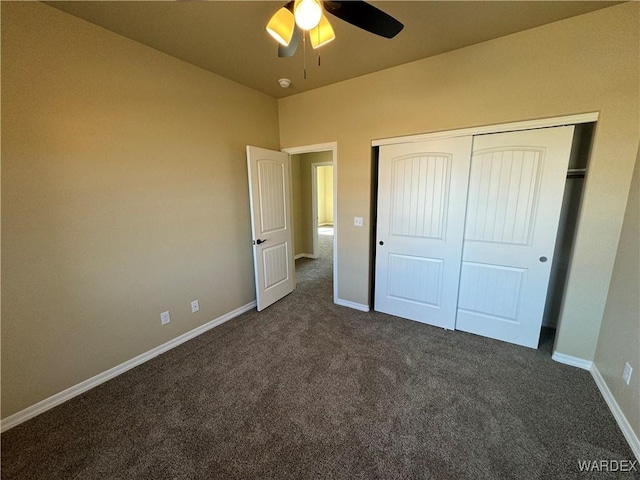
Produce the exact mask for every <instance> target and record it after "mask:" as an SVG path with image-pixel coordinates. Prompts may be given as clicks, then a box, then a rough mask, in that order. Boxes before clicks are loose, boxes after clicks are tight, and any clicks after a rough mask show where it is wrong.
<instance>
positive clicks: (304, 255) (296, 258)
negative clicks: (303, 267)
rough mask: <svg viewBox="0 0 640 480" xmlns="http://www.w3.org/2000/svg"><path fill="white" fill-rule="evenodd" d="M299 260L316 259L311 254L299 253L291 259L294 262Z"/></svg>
mask: <svg viewBox="0 0 640 480" xmlns="http://www.w3.org/2000/svg"><path fill="white" fill-rule="evenodd" d="M299 258H311V259H313V260H315V259H316V258H318V257H314V256H313V254H311V253H299V254H298V255H296V256H295V257H293V259H294V260H298V259H299Z"/></svg>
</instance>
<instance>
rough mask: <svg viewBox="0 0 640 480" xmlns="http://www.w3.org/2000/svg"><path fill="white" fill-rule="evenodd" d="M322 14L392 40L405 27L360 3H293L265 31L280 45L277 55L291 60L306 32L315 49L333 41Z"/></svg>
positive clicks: (299, 0)
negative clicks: (327, 14)
mask: <svg viewBox="0 0 640 480" xmlns="http://www.w3.org/2000/svg"><path fill="white" fill-rule="evenodd" d="M323 7H324V8H323ZM325 12H329V13H330V14H332V15H333V16H335V17H338V18H339V19H341V20H344V21H345V22H347V23H350V24H351V25H354V26H356V27H358V28H361V29H363V30H366V31H367V32H371V33H374V34H376V35H380V36H381V37H385V38H393V37H395V36H396V35H397V34H398V33H400V31H401V30H402V28H403V27H404V25H402V23H400V22H399V21H398V20H396V19H395V18H393V17H392V16H391V15H389V14H387V13H385V12H383V11H382V10H380V9H378V8H376V7H374V6H373V5H371V4H369V3H367V2H365V1H363V0H349V1H329V0H327V1H321V0H292V1H290V2H289V3H287V4H286V5H284V6H283V7H282V8H281V9H280V10H278V11H277V12H276V13H275V14H274V15H273V16H272V17H271V19H270V20H269V23H268V24H267V32H269V34H270V35H271V36H272V37H273V38H275V39H276V40H277V41H278V43H279V44H280V45H278V56H279V57H291V56H292V55H293V54H294V53H296V49H297V48H298V43H299V42H300V39H301V38H303V36H304V32H307V31H308V32H309V39H310V40H311V45H312V46H313V48H314V49H315V48H318V47H321V46H322V45H326V44H327V43H329V42H330V41H332V40H333V39H334V38H335V37H336V36H335V33H334V32H333V28H332V27H331V24H330V23H329V20H328V19H327V17H326V16H325Z"/></svg>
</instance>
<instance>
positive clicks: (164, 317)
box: [160, 310, 171, 325]
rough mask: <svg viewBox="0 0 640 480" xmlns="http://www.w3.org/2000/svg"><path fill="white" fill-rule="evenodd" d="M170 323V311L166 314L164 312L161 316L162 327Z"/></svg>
mask: <svg viewBox="0 0 640 480" xmlns="http://www.w3.org/2000/svg"><path fill="white" fill-rule="evenodd" d="M170 321H171V317H170V316H169V311H168V310H167V311H166V312H162V313H161V314H160V322H162V325H166V324H167V323H169V322H170Z"/></svg>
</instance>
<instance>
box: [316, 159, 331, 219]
mask: <svg viewBox="0 0 640 480" xmlns="http://www.w3.org/2000/svg"><path fill="white" fill-rule="evenodd" d="M317 172H318V173H317V177H318V225H332V224H333V167H332V166H330V165H327V166H324V167H318V169H317Z"/></svg>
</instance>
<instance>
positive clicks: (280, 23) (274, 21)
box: [267, 7, 295, 47]
mask: <svg viewBox="0 0 640 480" xmlns="http://www.w3.org/2000/svg"><path fill="white" fill-rule="evenodd" d="M294 24H295V19H294V17H293V13H291V10H289V9H287V8H285V7H282V8H281V9H280V10H278V11H277V12H276V13H274V14H273V17H271V20H269V23H267V32H269V35H271V36H272V37H273V38H275V39H276V40H277V41H278V43H281V44H282V45H284V46H285V47H286V46H287V45H289V43H290V42H291V37H292V36H293V29H294Z"/></svg>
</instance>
